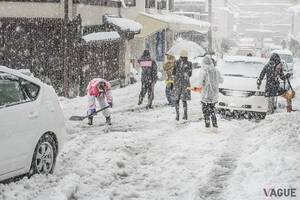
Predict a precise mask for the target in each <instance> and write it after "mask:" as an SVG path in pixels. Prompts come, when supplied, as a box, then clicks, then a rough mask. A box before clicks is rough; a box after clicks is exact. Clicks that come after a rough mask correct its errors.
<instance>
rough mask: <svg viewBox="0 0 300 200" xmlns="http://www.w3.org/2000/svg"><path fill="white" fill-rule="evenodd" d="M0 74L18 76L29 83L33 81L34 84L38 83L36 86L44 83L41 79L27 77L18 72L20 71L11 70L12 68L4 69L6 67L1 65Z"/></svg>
mask: <svg viewBox="0 0 300 200" xmlns="http://www.w3.org/2000/svg"><path fill="white" fill-rule="evenodd" d="M0 72H4V73H8V74H12V75H15V76H18V77H20V78H23V79H26V80H28V81H31V82H33V83H36V84H42V83H43V82H42V81H41V80H40V79H38V78H35V77H31V76H27V75H25V74H23V73H21V72H20V71H18V70H15V69H10V68H8V67H4V66H1V65H0Z"/></svg>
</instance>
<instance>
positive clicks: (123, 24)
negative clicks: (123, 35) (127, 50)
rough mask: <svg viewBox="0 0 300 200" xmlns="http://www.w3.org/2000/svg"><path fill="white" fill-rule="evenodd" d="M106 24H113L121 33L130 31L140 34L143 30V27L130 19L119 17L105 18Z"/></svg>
mask: <svg viewBox="0 0 300 200" xmlns="http://www.w3.org/2000/svg"><path fill="white" fill-rule="evenodd" d="M106 19H107V21H108V23H110V24H114V25H116V26H118V27H120V29H121V30H122V31H132V32H140V31H141V30H142V28H143V26H142V25H141V24H140V23H138V22H136V21H133V20H131V19H126V18H120V17H107V18H106Z"/></svg>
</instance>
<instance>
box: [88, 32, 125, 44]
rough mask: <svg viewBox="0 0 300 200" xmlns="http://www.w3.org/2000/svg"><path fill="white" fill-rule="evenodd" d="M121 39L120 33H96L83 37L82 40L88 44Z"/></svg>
mask: <svg viewBox="0 0 300 200" xmlns="http://www.w3.org/2000/svg"><path fill="white" fill-rule="evenodd" d="M119 38H120V35H119V33H118V32H115V31H113V32H96V33H91V34H88V35H85V36H82V39H84V40H85V41H86V42H92V41H103V40H104V41H109V40H117V39H119Z"/></svg>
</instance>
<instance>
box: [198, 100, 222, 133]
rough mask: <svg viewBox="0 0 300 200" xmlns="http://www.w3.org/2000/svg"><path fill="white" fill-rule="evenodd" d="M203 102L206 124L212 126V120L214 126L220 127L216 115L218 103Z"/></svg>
mask: <svg viewBox="0 0 300 200" xmlns="http://www.w3.org/2000/svg"><path fill="white" fill-rule="evenodd" d="M201 103H202V112H203V115H204V121H205V126H206V127H207V128H209V127H210V122H212V124H213V127H218V123H217V117H216V108H215V105H216V103H204V102H201Z"/></svg>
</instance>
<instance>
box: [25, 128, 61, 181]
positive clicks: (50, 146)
mask: <svg viewBox="0 0 300 200" xmlns="http://www.w3.org/2000/svg"><path fill="white" fill-rule="evenodd" d="M56 157H57V144H56V142H55V140H54V138H53V137H52V136H51V135H50V134H45V135H43V136H42V137H41V138H40V140H39V142H38V144H37V145H36V147H35V151H34V154H33V158H32V162H31V168H30V172H29V176H31V175H33V174H51V173H52V172H53V169H54V166H55V163H56Z"/></svg>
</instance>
